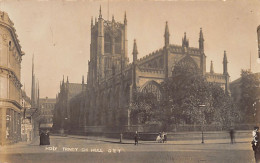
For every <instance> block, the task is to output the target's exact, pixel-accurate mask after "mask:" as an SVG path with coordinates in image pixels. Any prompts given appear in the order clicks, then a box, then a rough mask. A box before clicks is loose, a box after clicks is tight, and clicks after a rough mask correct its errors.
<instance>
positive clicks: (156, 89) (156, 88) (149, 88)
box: [141, 81, 162, 101]
mask: <svg viewBox="0 0 260 163" xmlns="http://www.w3.org/2000/svg"><path fill="white" fill-rule="evenodd" d="M141 92H142V93H152V94H153V95H155V97H156V98H157V100H158V101H160V100H161V99H162V93H161V87H160V85H159V84H158V83H157V82H155V81H148V82H147V83H145V84H144V86H143V87H142V89H141Z"/></svg>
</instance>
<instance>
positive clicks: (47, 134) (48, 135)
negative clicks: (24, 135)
mask: <svg viewBox="0 0 260 163" xmlns="http://www.w3.org/2000/svg"><path fill="white" fill-rule="evenodd" d="M45 145H50V132H49V131H48V130H47V132H46V144H45Z"/></svg>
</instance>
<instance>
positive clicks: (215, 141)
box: [66, 135, 251, 145]
mask: <svg viewBox="0 0 260 163" xmlns="http://www.w3.org/2000/svg"><path fill="white" fill-rule="evenodd" d="M66 137H69V138H75V139H87V140H95V141H101V142H108V143H118V144H134V140H130V139H123V141H122V143H120V140H119V139H115V138H106V137H94V136H79V135H67V136H66ZM235 142H236V143H250V142H251V139H250V138H238V139H235ZM139 144H163V143H158V142H156V141H142V140H139ZM164 144H176V145H181V144H182V145H183V144H187V145H188V144H201V140H170V141H167V143H164ZM204 144H230V139H209V140H207V139H204Z"/></svg>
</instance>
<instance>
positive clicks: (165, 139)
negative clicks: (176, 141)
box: [164, 133, 167, 143]
mask: <svg viewBox="0 0 260 163" xmlns="http://www.w3.org/2000/svg"><path fill="white" fill-rule="evenodd" d="M164 142H165V143H167V133H165V134H164Z"/></svg>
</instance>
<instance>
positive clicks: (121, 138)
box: [120, 132, 123, 143]
mask: <svg viewBox="0 0 260 163" xmlns="http://www.w3.org/2000/svg"><path fill="white" fill-rule="evenodd" d="M122 141H123V134H122V132H121V133H120V143H122Z"/></svg>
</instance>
